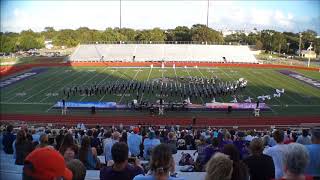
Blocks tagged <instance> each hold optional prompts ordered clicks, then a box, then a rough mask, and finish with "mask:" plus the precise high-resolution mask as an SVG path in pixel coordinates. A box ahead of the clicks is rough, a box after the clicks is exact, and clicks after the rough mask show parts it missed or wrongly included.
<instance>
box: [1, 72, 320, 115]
mask: <svg viewBox="0 0 320 180" xmlns="http://www.w3.org/2000/svg"><path fill="white" fill-rule="evenodd" d="M291 71H296V72H299V73H301V74H304V75H305V76H307V77H310V78H313V79H317V80H320V72H313V71H304V70H291ZM212 75H214V76H217V77H218V78H220V79H223V80H225V81H231V80H232V81H233V80H234V81H235V80H237V79H239V78H241V77H242V78H245V79H246V80H248V86H247V88H246V89H245V90H244V91H241V92H239V93H238V102H242V101H243V100H244V99H246V98H247V97H248V96H250V97H252V98H255V97H257V96H259V95H266V94H270V95H273V93H274V92H275V89H276V88H278V89H282V88H284V89H285V93H284V94H283V95H282V96H281V97H280V98H272V99H271V100H267V101H266V103H267V104H268V105H269V106H270V107H271V108H272V110H271V111H268V112H263V115H265V116H273V115H277V116H278V115H280V116H282V115H283V116H295V115H301V116H304V115H320V90H319V89H317V88H314V87H312V86H310V85H307V84H304V83H302V82H300V81H298V80H295V79H293V78H290V77H288V76H285V75H282V74H280V73H279V72H277V69H260V68H234V67H232V68H227V67H223V68H206V67H199V68H194V67H188V68H187V69H185V68H176V69H173V68H171V67H170V68H169V67H168V68H164V69H161V68H152V69H151V68H149V67H146V68H139V67H137V68H116V67H52V68H48V70H47V71H45V72H43V73H40V74H38V75H36V76H33V77H31V78H29V79H27V80H22V81H20V82H18V83H15V84H12V85H10V86H7V87H5V88H1V107H0V108H1V113H14V114H60V113H61V112H60V110H57V109H53V108H52V106H53V105H54V104H55V103H56V102H57V101H59V100H61V99H62V98H64V95H63V91H62V88H63V87H68V86H71V85H80V84H83V85H89V84H100V85H102V84H106V83H108V82H111V81H123V80H127V81H145V80H151V79H154V78H159V77H179V76H198V77H211V76H212ZM7 78H8V77H7ZM3 80H5V79H1V81H3ZM134 98H135V95H133V94H130V93H124V94H113V95H109V94H107V95H97V96H90V97H87V96H79V95H78V96H71V97H70V99H68V101H83V102H86V101H95V102H98V101H112V102H117V103H128V102H130V101H131V100H132V99H134ZM157 99H159V97H156V96H154V95H151V94H146V93H145V94H144V95H143V96H142V100H149V101H156V100H157ZM232 99H233V98H232V97H231V96H230V95H228V96H224V97H219V98H216V100H217V101H219V102H230V101H231V100H232ZM164 100H165V101H167V102H168V101H179V102H181V100H182V99H181V97H164ZM210 101H211V99H209V98H198V99H197V100H193V101H192V103H193V104H196V103H199V104H201V103H206V102H210ZM70 113H71V114H79V115H81V114H88V113H89V112H88V111H86V110H71V112H70ZM98 113H99V114H101V115H106V116H108V115H115V114H121V115H124V114H143V113H147V112H132V111H111V110H104V111H99V112H98ZM170 113H171V114H175V113H179V112H170ZM180 113H181V112H180ZM198 113H202V114H204V115H208V116H224V115H225V114H226V113H225V112H188V113H184V115H188V116H190V114H198ZM247 115H251V112H234V113H232V116H247Z"/></svg>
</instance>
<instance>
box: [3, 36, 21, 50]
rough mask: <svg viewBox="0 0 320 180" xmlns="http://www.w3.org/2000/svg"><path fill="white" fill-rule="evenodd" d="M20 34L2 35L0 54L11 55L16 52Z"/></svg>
mask: <svg viewBox="0 0 320 180" xmlns="http://www.w3.org/2000/svg"><path fill="white" fill-rule="evenodd" d="M18 36H19V34H17V33H2V34H1V36H0V52H5V53H11V52H16V51H17V50H18V49H17V41H18Z"/></svg>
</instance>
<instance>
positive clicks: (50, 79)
mask: <svg viewBox="0 0 320 180" xmlns="http://www.w3.org/2000/svg"><path fill="white" fill-rule="evenodd" d="M65 73H66V72H64V73H63V74H65ZM61 75H62V74H59V75H58V76H57V77H59V76H61ZM71 76H72V75H71ZM54 78H56V77H52V78H48V79H47V80H45V81H41V83H39V84H36V85H35V86H32V87H31V88H29V89H26V90H25V92H27V91H31V92H32V90H33V89H34V88H35V87H38V86H42V85H43V84H47V83H48V82H49V83H50V81H52V79H54ZM15 97H17V95H14V96H12V97H11V98H9V99H7V100H6V101H12V100H13V99H14V98H15Z"/></svg>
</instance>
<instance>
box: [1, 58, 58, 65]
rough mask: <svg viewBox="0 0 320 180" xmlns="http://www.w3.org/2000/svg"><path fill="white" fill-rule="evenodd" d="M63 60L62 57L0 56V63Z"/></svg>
mask: <svg viewBox="0 0 320 180" xmlns="http://www.w3.org/2000/svg"><path fill="white" fill-rule="evenodd" d="M63 61H64V57H36V56H31V57H10V58H0V64H3V63H14V65H23V64H37V63H60V62H63Z"/></svg>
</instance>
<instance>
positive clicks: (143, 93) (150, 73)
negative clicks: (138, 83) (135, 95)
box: [140, 67, 153, 102]
mask: <svg viewBox="0 0 320 180" xmlns="http://www.w3.org/2000/svg"><path fill="white" fill-rule="evenodd" d="M152 69H153V68H151V67H150V71H149V75H148V78H147V82H148V81H149V79H150V75H151V72H152ZM143 95H144V93H142V95H141V99H140V102H141V101H142V99H143Z"/></svg>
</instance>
